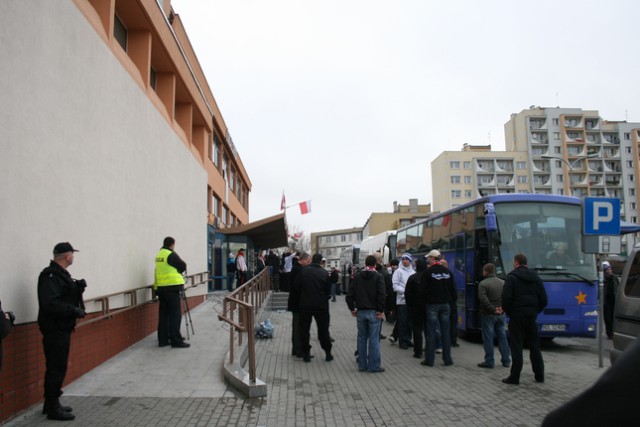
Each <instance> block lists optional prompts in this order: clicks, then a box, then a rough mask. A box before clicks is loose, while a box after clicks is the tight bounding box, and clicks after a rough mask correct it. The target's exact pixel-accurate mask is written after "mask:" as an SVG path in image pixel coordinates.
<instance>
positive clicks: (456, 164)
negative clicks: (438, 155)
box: [449, 162, 460, 169]
mask: <svg viewBox="0 0 640 427" xmlns="http://www.w3.org/2000/svg"><path fill="white" fill-rule="evenodd" d="M449 168H451V169H460V162H449Z"/></svg>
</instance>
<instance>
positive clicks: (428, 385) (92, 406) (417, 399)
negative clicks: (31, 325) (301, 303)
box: [7, 298, 608, 427]
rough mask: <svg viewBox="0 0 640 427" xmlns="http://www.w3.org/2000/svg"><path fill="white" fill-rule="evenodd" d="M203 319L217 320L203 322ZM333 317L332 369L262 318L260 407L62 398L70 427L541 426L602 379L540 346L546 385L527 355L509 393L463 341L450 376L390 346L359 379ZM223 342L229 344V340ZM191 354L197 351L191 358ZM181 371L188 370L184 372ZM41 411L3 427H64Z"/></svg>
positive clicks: (584, 364) (278, 320) (350, 331)
mask: <svg viewBox="0 0 640 427" xmlns="http://www.w3.org/2000/svg"><path fill="white" fill-rule="evenodd" d="M207 304H209V307H207V308H205V309H202V310H201V311H198V318H194V323H195V325H196V328H197V330H196V333H198V330H201V328H204V327H206V326H205V324H204V323H205V321H206V322H208V324H210V325H214V327H215V328H218V327H219V326H220V325H219V323H216V322H217V318H216V317H215V316H216V313H214V312H213V311H212V310H210V309H209V308H210V302H209V303H207ZM207 304H204V305H207ZM214 308H215V307H214ZM195 311H196V310H194V313H195ZM202 313H205V314H202ZM203 316H205V317H212V319H211V320H209V319H205V320H202V319H203ZM331 316H332V320H331V335H332V337H333V338H334V339H335V342H334V350H333V354H334V357H335V360H334V361H332V362H325V360H324V352H323V351H322V350H321V349H320V344H319V343H318V341H317V339H316V332H315V325H312V346H313V349H312V354H314V355H315V356H316V357H315V358H314V359H312V361H311V363H304V362H303V361H302V359H297V358H294V357H293V356H291V339H290V337H291V328H290V324H291V315H290V313H287V312H266V313H263V316H262V317H263V318H267V317H268V318H270V319H271V321H272V322H273V323H274V325H275V337H274V338H273V339H265V340H259V341H258V343H257V360H258V365H257V372H258V377H259V378H260V379H261V380H263V381H265V382H266V383H267V387H268V395H267V397H264V398H254V399H245V398H243V397H241V396H239V395H237V394H236V393H235V391H234V390H233V389H230V388H224V387H222V388H221V389H220V390H221V391H220V392H211V393H210V394H211V395H210V396H206V395H204V394H205V393H204V392H202V393H200V395H193V396H190V397H182V396H177V397H170V396H169V397H164V396H167V395H170V394H171V393H170V390H168V391H163V392H162V393H155V394H157V395H159V396H163V397H154V396H147V397H135V396H134V397H131V396H127V397H123V396H112V395H111V396H106V395H105V396H103V395H99V392H97V391H94V392H91V393H90V394H89V395H86V396H79V395H68V396H67V395H65V396H63V402H64V403H65V404H68V405H70V406H72V407H73V408H74V413H76V415H77V418H76V420H75V422H74V425H82V426H154V427H158V426H269V427H280V426H363V427H365V426H367V427H369V426H416V425H430V426H440V425H441V426H452V425H453V426H469V425H479V426H496V425H509V426H536V425H539V424H540V422H541V421H542V419H543V418H544V416H545V414H547V413H548V412H549V411H550V410H551V409H553V408H555V407H556V406H558V405H560V404H561V403H562V402H564V401H567V400H568V399H570V398H571V397H573V396H574V395H576V394H578V393H579V392H581V391H582V390H584V389H585V388H587V387H588V386H589V385H590V384H592V383H593V382H594V381H595V380H596V379H597V378H598V377H599V376H600V375H601V374H602V372H604V370H603V369H600V368H598V367H597V362H598V361H597V356H596V355H594V354H593V353H589V352H587V351H584V352H581V351H580V349H577V350H576V349H575V348H573V349H571V350H569V349H567V348H564V347H561V346H553V345H551V346H544V347H543V348H544V351H543V356H544V358H545V364H546V382H545V383H544V384H538V383H536V382H534V379H533V373H532V372H531V367H530V364H529V362H528V356H527V355H526V353H525V366H524V369H523V375H522V377H521V383H520V386H509V385H505V384H502V383H501V382H500V380H501V379H502V378H504V377H506V376H507V375H508V369H506V368H502V367H496V368H494V369H480V368H477V367H476V364H477V363H478V362H480V361H482V358H483V349H482V345H481V344H479V343H476V342H469V341H465V340H459V341H458V342H459V344H460V347H457V348H454V349H453V359H454V365H453V366H449V367H445V366H443V365H442V361H441V360H437V362H436V366H435V367H433V368H428V367H424V366H421V365H420V360H419V359H415V358H413V357H412V355H413V353H412V351H411V349H409V350H401V349H400V348H398V346H397V345H393V346H392V345H390V344H389V342H388V341H385V342H383V343H381V348H382V366H383V367H384V368H385V369H386V372H384V373H376V374H372V373H367V372H358V369H357V366H356V363H355V357H354V351H355V348H356V321H355V319H354V318H352V317H351V314H350V313H349V311H348V310H347V307H346V304H345V303H344V299H343V298H339V299H338V302H336V303H331ZM383 333H384V334H385V335H387V336H388V335H389V334H390V333H391V325H390V324H388V323H385V324H384V326H383ZM201 335H202V333H201ZM220 336H221V337H222V338H221V339H226V338H227V335H225V333H224V332H221V333H220ZM196 337H198V338H199V339H202V338H200V336H198V335H196V336H194V340H195V339H196ZM216 339H218V338H216ZM145 340H146V339H145ZM192 342H193V341H192ZM194 348H195V349H198V346H197V345H194V346H192V347H191V349H188V350H186V351H192V350H194ZM145 351H147V352H157V349H156V348H149V349H148V350H145ZM180 351H182V350H180ZM196 351H199V353H198V355H199V356H198V357H201V356H202V355H204V353H205V349H201V350H196ZM200 353H202V355H200ZM496 353H497V349H496ZM149 354H150V355H156V356H157V355H158V354H161V353H149ZM185 354H187V353H185ZM191 354H192V355H195V354H196V352H193V353H191ZM213 356H214V355H209V356H208V357H213ZM215 356H216V357H219V356H220V355H215ZM180 357H186V356H180ZM607 366H608V363H607ZM183 369H184V370H188V369H189V365H188V363H187V364H184V368H183ZM187 374H188V376H192V375H193V374H194V373H193V372H188V373H187ZM195 374H198V373H197V372H196V373H195ZM175 375H180V373H179V372H176V373H175ZM216 375H217V374H216ZM220 378H221V377H220ZM189 380H190V381H191V378H189ZM207 380H209V379H208V378H207ZM213 380H214V381H215V380H216V379H215V378H214V379H213ZM94 381H96V379H95V378H94ZM97 381H99V378H98V379H97ZM175 381H177V379H175ZM220 381H221V380H220ZM142 386H144V384H142ZM167 388H169V389H170V388H171V387H167ZM114 394H115V393H114ZM215 394H218V395H215ZM40 409H41V406H39V405H38V406H34V407H32V408H31V409H29V410H28V411H27V412H25V413H24V414H21V415H20V416H18V417H17V418H16V419H14V420H12V421H10V422H9V423H7V426H38V425H59V422H56V421H48V420H46V418H45V416H44V415H41V414H40V413H39V410H40Z"/></svg>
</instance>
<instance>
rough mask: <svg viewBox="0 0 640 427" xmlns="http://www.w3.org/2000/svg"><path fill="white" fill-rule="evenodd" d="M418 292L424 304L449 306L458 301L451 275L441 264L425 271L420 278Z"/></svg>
mask: <svg viewBox="0 0 640 427" xmlns="http://www.w3.org/2000/svg"><path fill="white" fill-rule="evenodd" d="M420 291H421V292H422V298H424V302H425V303H426V304H449V303H451V302H454V301H456V300H457V299H458V294H457V293H456V287H455V284H454V282H453V273H451V271H450V270H449V269H448V268H447V267H445V266H444V265H442V264H434V265H432V266H431V267H429V268H427V269H426V270H425V272H424V274H423V275H422V277H421V278H420Z"/></svg>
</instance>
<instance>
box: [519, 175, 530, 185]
mask: <svg viewBox="0 0 640 427" xmlns="http://www.w3.org/2000/svg"><path fill="white" fill-rule="evenodd" d="M528 181H529V180H528V177H527V176H526V175H518V184H526V183H527V182H528Z"/></svg>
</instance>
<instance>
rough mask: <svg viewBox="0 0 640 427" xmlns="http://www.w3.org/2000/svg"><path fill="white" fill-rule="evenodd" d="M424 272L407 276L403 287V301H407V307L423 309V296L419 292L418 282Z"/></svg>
mask: <svg viewBox="0 0 640 427" xmlns="http://www.w3.org/2000/svg"><path fill="white" fill-rule="evenodd" d="M423 274H424V271H421V272H416V273H414V274H412V275H411V276H409V278H408V279H407V284H406V285H405V287H404V299H405V300H406V301H407V307H411V308H418V309H420V308H422V309H423V310H424V308H425V304H426V303H425V302H424V295H423V294H422V292H420V280H421V279H422V275H423Z"/></svg>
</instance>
